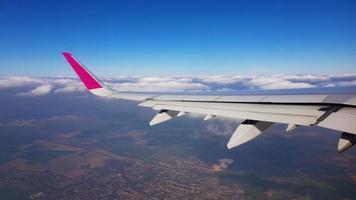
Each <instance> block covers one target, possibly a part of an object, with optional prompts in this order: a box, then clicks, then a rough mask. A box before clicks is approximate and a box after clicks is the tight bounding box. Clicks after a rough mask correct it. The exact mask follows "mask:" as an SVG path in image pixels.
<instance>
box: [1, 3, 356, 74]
mask: <svg viewBox="0 0 356 200" xmlns="http://www.w3.org/2000/svg"><path fill="white" fill-rule="evenodd" d="M0 25H1V26H0V27H1V30H0V75H34V76H46V75H73V72H72V71H71V70H70V68H69V66H68V64H67V63H66V62H65V60H64V59H63V58H62V56H61V54H60V53H61V52H62V51H69V52H72V53H73V54H74V55H75V56H76V57H77V58H78V59H79V60H81V61H82V63H84V64H85V65H86V66H87V67H89V68H90V69H92V71H94V72H95V73H96V74H98V75H102V76H116V75H135V74H137V75H182V74H183V75H197V74H273V73H288V74H293V73H299V74H308V73H316V74H329V73H332V74H340V73H354V72H356V70H355V69H356V2H355V1H348V0H343V1H328V0H323V1H303V0H299V1H283V0H281V1H267V0H266V1H207V0H202V1H185V0H179V1H173V0H172V1H147V0H146V1H136V0H130V1H79V0H76V1H10V0H2V1H1V2H0Z"/></svg>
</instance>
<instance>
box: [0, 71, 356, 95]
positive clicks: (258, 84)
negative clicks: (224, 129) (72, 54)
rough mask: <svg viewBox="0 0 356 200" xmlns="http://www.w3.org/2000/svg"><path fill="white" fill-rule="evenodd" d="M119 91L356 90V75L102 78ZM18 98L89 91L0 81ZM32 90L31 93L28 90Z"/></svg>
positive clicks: (36, 80)
mask: <svg viewBox="0 0 356 200" xmlns="http://www.w3.org/2000/svg"><path fill="white" fill-rule="evenodd" d="M103 81H104V82H105V83H106V84H108V85H109V86H111V87H112V88H113V89H115V90H118V91H135V92H150V91H152V92H196V91H208V92H213V91H239V90H251V89H262V90H264V89H267V90H273V89H294V88H323V87H342V86H356V74H343V75H311V74H302V75H283V74H275V75H270V76H234V75H216V76H172V77H163V76H121V77H117V78H103ZM23 87H26V88H27V90H26V91H21V92H19V93H18V94H17V95H18V96H42V95H46V94H50V93H56V94H63V93H73V92H84V91H86V89H85V87H84V86H83V84H82V83H81V82H80V81H79V80H78V79H75V78H69V77H18V76H13V77H0V90H2V89H8V88H23ZM28 88H30V89H28Z"/></svg>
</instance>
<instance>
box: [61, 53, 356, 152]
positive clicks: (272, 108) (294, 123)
mask: <svg viewBox="0 0 356 200" xmlns="http://www.w3.org/2000/svg"><path fill="white" fill-rule="evenodd" d="M63 55H64V57H65V58H66V59H67V61H68V62H69V64H70V65H71V66H72V68H73V69H74V71H75V72H76V73H77V75H78V76H79V78H80V79H81V80H82V82H83V83H84V85H85V86H86V87H87V89H88V90H89V91H90V92H91V93H93V94H95V95H97V96H102V97H107V98H115V99H126V100H134V101H139V102H140V104H139V105H140V106H145V107H151V108H153V109H154V110H157V111H158V113H157V115H156V116H155V117H154V118H153V119H152V120H151V122H150V125H155V124H159V123H162V122H164V121H167V120H170V119H172V118H174V117H179V116H182V115H184V114H186V113H198V114H202V115H205V118H204V120H209V119H212V118H214V117H224V118H232V119H241V120H243V122H242V123H241V124H240V125H239V126H238V127H237V129H236V130H235V132H234V133H233V135H232V136H231V138H230V140H229V142H228V144H227V147H228V148H229V149H231V148H233V147H236V146H239V145H241V144H244V143H246V142H248V141H250V140H252V139H254V138H255V137H257V136H258V135H260V134H261V133H262V132H263V131H264V130H266V129H267V128H268V127H270V126H271V125H272V124H273V123H283V124H287V128H286V131H291V130H293V129H295V128H297V127H298V126H320V127H324V128H329V129H334V130H337V131H341V132H342V133H341V137H340V140H339V143H338V151H339V152H343V151H345V150H346V149H348V148H350V147H351V146H352V145H353V144H355V143H356V94H315V95H313V94H307V95H282V94H281V95H193V94H182V95H170V94H165V95H161V94H159V95H158V94H141V93H121V92H117V91H115V90H113V89H110V88H108V87H107V86H105V85H104V84H103V83H102V82H100V80H99V79H98V78H96V77H95V76H94V75H93V74H92V73H91V72H90V71H89V70H88V69H86V68H85V67H84V65H82V64H81V63H80V62H79V61H77V60H76V59H75V58H74V57H73V56H72V55H71V54H70V53H63Z"/></svg>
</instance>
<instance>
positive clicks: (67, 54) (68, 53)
mask: <svg viewBox="0 0 356 200" xmlns="http://www.w3.org/2000/svg"><path fill="white" fill-rule="evenodd" d="M62 54H63V56H71V55H72V54H71V53H70V52H67V51H65V52H62Z"/></svg>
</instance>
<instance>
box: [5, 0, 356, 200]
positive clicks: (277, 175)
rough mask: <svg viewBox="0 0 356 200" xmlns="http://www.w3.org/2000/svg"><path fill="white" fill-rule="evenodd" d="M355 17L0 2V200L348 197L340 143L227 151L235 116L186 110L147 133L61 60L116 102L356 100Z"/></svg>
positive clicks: (298, 5)
mask: <svg viewBox="0 0 356 200" xmlns="http://www.w3.org/2000/svg"><path fill="white" fill-rule="evenodd" d="M286 2H287V3H286ZM355 10H356V3H355V2H353V1H346V0H345V1H342V2H338V1H331V0H330V1H329V0H327V1H310V2H309V1H251V2H249V3H248V2H246V1H222V2H221V3H216V2H215V1H167V2H165V1H136V0H135V1H103V3H100V2H96V1H88V2H84V1H63V2H62V1H61V2H57V3H54V2H47V1H33V2H31V1H2V2H0V25H1V27H3V28H4V29H3V30H2V31H0V105H1V106H0V199H1V200H2V199H4V200H5V199H6V200H12V199H31V200H44V199H46V200H47V199H50V200H52V199H53V200H59V199H63V200H65V199H68V200H72V199H73V200H74V199H75V200H81V199H83V200H84V199H85V200H90V199H125V200H126V199H132V200H136V199H139V200H140V199H147V200H148V199H152V200H153V199H154V200H160V199H169V200H171V199H177V200H181V199H209V200H210V199H211V200H213V199H215V200H220V199H236V200H240V199H246V200H255V199H256V200H264V199H270V200H282V199H283V200H284V199H294V200H309V199H323V200H324V199H325V200H334V199H337V200H352V199H356V190H355V188H356V148H355V147H353V148H350V149H348V150H347V151H345V152H343V153H339V152H338V151H337V146H338V141H339V138H340V133H341V132H340V131H337V130H332V129H326V128H322V127H319V126H314V125H313V126H310V127H305V126H296V127H297V128H296V129H294V130H292V131H289V132H286V131H285V130H286V127H287V124H280V123H274V124H273V125H271V127H270V128H269V129H267V130H266V131H264V132H263V134H261V135H260V136H258V137H257V138H255V139H254V140H252V141H250V142H248V143H246V144H243V145H241V146H238V147H236V148H232V149H228V148H227V143H228V141H229V138H230V137H231V135H232V134H233V133H234V131H235V129H236V128H237V127H238V126H239V124H240V123H243V121H244V119H232V118H227V117H218V116H213V117H211V119H209V120H203V119H204V117H205V118H206V117H207V116H205V115H203V114H196V113H187V114H186V115H184V116H181V117H179V118H174V119H171V120H169V121H167V122H164V123H162V124H157V125H155V126H150V124H149V122H150V120H151V119H152V118H153V117H154V116H155V115H156V114H157V111H155V110H152V109H151V108H147V107H142V106H138V104H139V103H140V102H137V101H129V100H124V99H112V98H107V97H98V96H95V95H93V94H91V93H90V92H88V91H87V88H88V86H87V85H86V84H85V83H84V84H83V83H82V82H81V80H80V79H78V78H77V76H76V74H75V73H74V72H73V70H72V69H71V67H70V65H69V64H68V63H67V62H66V60H65V59H64V58H63V56H62V55H61V53H62V52H65V51H70V52H73V53H75V55H78V58H80V61H81V62H82V63H83V64H85V66H87V67H88V68H90V70H92V72H95V74H96V75H98V77H99V78H100V80H101V81H102V82H103V83H105V84H106V85H107V86H110V89H113V90H116V91H119V92H138V94H141V92H153V93H154V94H157V95H160V94H162V93H163V94H166V93H168V94H173V95H175V94H181V93H182V94H193V95H195V94H202V93H203V94H218V95H234V94H243V95H250V96H251V97H253V95H256V94H265V95H270V94H271V95H276V94H277V95H278V94H324V93H328V94H333V95H338V94H341V93H342V94H347V95H354V94H355V93H356V70H355V69H356V49H355V47H356V37H355V35H356V34H355V33H356V28H355V27H356V26H355V25H356V24H355V23H356V12H354V11H355ZM72 67H73V65H72ZM73 69H74V67H73ZM76 72H77V71H76ZM80 78H82V77H80ZM94 79H95V80H96V78H95V77H94ZM86 87H87V88H86ZM88 89H89V88H88ZM135 94H137V93H135ZM99 96H100V95H99ZM267 105H268V103H267ZM351 107H352V106H351ZM352 108H354V106H353V107H352ZM161 111H162V110H161ZM161 111H160V112H161Z"/></svg>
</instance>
